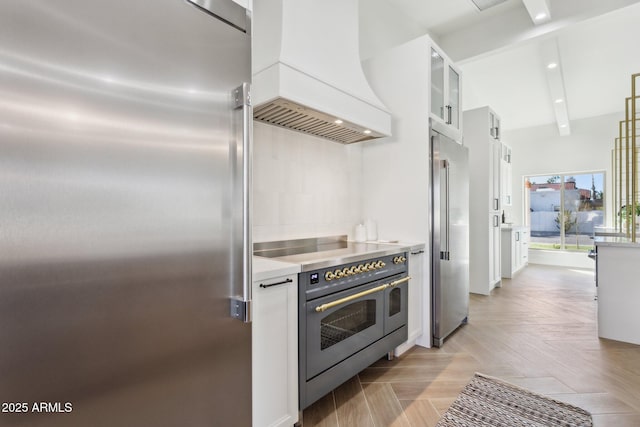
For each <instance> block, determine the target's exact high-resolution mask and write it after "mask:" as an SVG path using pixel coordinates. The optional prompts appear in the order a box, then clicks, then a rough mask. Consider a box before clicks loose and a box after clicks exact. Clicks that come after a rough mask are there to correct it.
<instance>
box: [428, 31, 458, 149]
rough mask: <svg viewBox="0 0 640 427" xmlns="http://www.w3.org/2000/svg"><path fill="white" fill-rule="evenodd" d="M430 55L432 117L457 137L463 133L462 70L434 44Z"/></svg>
mask: <svg viewBox="0 0 640 427" xmlns="http://www.w3.org/2000/svg"><path fill="white" fill-rule="evenodd" d="M430 54H431V71H430V82H431V109H430V111H431V117H433V118H434V119H436V120H438V121H440V122H441V123H444V124H446V125H448V126H449V127H450V128H451V129H452V130H453V131H454V132H455V134H456V135H460V134H461V131H462V114H461V111H460V106H461V99H462V97H461V92H460V89H461V81H460V70H459V69H458V68H457V67H456V66H454V65H453V63H452V62H451V60H450V59H449V58H448V57H447V56H446V55H445V54H444V53H443V52H442V50H440V49H439V48H438V47H437V46H436V45H435V44H434V43H431V49H430ZM456 139H459V138H456Z"/></svg>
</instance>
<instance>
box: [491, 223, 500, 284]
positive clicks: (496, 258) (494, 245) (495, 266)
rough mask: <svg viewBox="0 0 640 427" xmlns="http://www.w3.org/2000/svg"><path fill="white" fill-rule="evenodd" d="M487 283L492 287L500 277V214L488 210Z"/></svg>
mask: <svg viewBox="0 0 640 427" xmlns="http://www.w3.org/2000/svg"><path fill="white" fill-rule="evenodd" d="M488 249H489V278H488V279H489V285H490V287H489V288H490V289H492V288H493V287H494V286H495V285H496V283H497V282H499V281H500V279H501V278H502V271H501V269H500V216H499V215H498V214H496V213H495V212H489V248H488Z"/></svg>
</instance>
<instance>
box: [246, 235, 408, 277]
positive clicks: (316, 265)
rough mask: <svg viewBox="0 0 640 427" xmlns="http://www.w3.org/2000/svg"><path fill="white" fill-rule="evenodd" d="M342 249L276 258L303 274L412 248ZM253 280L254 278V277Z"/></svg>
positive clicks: (349, 244)
mask: <svg viewBox="0 0 640 427" xmlns="http://www.w3.org/2000/svg"><path fill="white" fill-rule="evenodd" d="M343 245H344V247H339V248H335V249H328V250H322V251H317V252H307V253H301V254H294V255H283V256H278V257H277V261H279V262H284V263H288V264H295V265H298V266H300V268H301V270H302V271H303V272H305V271H313V270H318V269H321V268H325V267H331V266H334V265H338V264H346V263H351V262H358V261H364V260H367V259H369V258H375V257H379V256H385V255H393V254H395V253H398V252H408V251H409V250H411V248H412V246H411V245H410V244H398V243H384V244H382V243H377V242H376V243H373V242H362V243H359V242H351V241H347V242H344V243H343ZM256 258H258V259H263V260H267V261H273V260H274V259H275V258H263V257H260V256H254V259H256ZM254 280H256V279H255V277H254Z"/></svg>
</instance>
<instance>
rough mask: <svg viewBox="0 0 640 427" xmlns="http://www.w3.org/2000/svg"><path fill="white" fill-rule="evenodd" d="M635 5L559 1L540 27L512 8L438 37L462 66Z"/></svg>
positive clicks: (632, 0) (612, 0)
mask: <svg viewBox="0 0 640 427" xmlns="http://www.w3.org/2000/svg"><path fill="white" fill-rule="evenodd" d="M523 1H524V0H523ZM636 3H638V0H607V1H602V0H563V1H559V2H558V1H556V2H553V3H552V4H551V5H550V7H549V9H550V14H551V15H552V17H553V19H552V20H550V21H548V22H546V23H542V24H540V25H533V24H532V19H531V17H530V15H529V12H528V11H527V9H526V8H525V7H521V8H511V9H507V10H506V11H505V12H503V13H501V14H498V15H495V16H491V17H490V18H487V19H483V20H481V21H479V22H477V23H475V24H473V25H468V26H466V27H465V28H463V29H456V30H455V31H451V32H449V33H439V34H435V36H436V38H437V39H438V44H439V45H440V47H441V48H442V49H443V50H444V51H445V52H447V55H448V56H449V57H450V58H451V59H452V60H453V61H455V62H457V63H458V64H459V65H461V64H464V62H467V61H472V60H475V59H480V58H483V57H486V56H489V55H491V54H492V53H495V52H497V51H500V50H503V49H507V48H509V47H512V46H514V45H516V44H518V43H523V42H527V41H530V40H533V39H535V38H538V37H549V36H553V35H554V33H556V32H557V31H559V30H562V29H564V28H567V27H569V26H571V25H573V24H576V23H578V22H581V21H584V20H587V19H590V18H594V17H596V16H599V15H602V14H605V13H608V12H612V11H614V10H617V9H620V8H623V7H626V6H631V5H633V4H636Z"/></svg>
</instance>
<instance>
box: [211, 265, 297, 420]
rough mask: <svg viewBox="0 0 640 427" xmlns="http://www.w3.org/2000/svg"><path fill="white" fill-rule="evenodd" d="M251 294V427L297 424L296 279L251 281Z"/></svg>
mask: <svg viewBox="0 0 640 427" xmlns="http://www.w3.org/2000/svg"><path fill="white" fill-rule="evenodd" d="M252 292H253V305H252V309H253V320H252V331H251V332H252V347H253V348H252V355H253V356H252V374H253V379H252V383H253V390H252V399H253V426H254V427H267V426H269V427H275V426H282V427H284V426H287V427H291V426H292V425H294V424H295V423H297V422H298V276H297V275H296V274H291V275H288V276H281V277H275V278H271V279H266V280H260V281H255V282H254V283H253V288H252ZM220 351H224V349H221V350H220Z"/></svg>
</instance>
